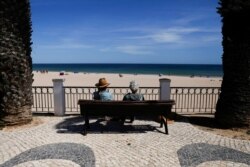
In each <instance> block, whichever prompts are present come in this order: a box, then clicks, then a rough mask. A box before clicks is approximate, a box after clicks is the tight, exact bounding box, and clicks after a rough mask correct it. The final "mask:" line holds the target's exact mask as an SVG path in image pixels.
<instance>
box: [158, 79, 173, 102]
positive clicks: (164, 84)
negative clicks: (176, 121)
mask: <svg viewBox="0 0 250 167" xmlns="http://www.w3.org/2000/svg"><path fill="white" fill-rule="evenodd" d="M159 81H160V100H170V94H171V89H170V82H171V80H170V79H167V78H162V79H159Z"/></svg>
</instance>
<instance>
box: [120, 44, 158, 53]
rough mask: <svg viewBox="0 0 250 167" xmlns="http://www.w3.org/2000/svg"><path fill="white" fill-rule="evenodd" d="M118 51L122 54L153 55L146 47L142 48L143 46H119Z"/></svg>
mask: <svg viewBox="0 0 250 167" xmlns="http://www.w3.org/2000/svg"><path fill="white" fill-rule="evenodd" d="M116 49H117V50H118V51H120V52H123V53H127V54H131V55H148V54H153V52H151V51H149V50H147V49H146V48H145V47H142V46H133V45H127V46H118V47H116Z"/></svg>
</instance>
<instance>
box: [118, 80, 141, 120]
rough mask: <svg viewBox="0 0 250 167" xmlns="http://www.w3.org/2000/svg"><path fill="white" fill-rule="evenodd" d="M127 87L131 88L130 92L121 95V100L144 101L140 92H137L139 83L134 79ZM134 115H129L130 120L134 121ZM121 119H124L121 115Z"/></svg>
mask: <svg viewBox="0 0 250 167" xmlns="http://www.w3.org/2000/svg"><path fill="white" fill-rule="evenodd" d="M129 88H130V90H131V93H127V94H126V95H125V96H124V97H123V101H144V100H145V99H144V96H143V95H142V94H140V93H138V90H139V84H138V83H136V82H135V81H131V82H130V83H129ZM134 119H135V118H134V116H130V122H133V121H134ZM121 120H122V121H125V118H124V117H122V118H121Z"/></svg>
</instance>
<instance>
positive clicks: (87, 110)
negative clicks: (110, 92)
mask: <svg viewBox="0 0 250 167" xmlns="http://www.w3.org/2000/svg"><path fill="white" fill-rule="evenodd" d="M78 104H79V105H80V111H81V115H82V116H83V117H84V119H85V125H84V131H83V134H84V135H86V134H87V129H90V125H89V117H91V116H115V117H126V116H151V117H152V119H153V118H156V117H157V116H161V121H160V127H162V126H163V124H164V127H165V133H166V134H168V126H167V116H168V114H169V113H170V112H171V108H172V105H174V104H175V102H174V100H158V101H156V100H148V101H99V100H79V101H78Z"/></svg>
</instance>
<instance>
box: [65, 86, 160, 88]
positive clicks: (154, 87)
mask: <svg viewBox="0 0 250 167" xmlns="http://www.w3.org/2000/svg"><path fill="white" fill-rule="evenodd" d="M64 88H96V87H95V86H64ZM108 88H118V89H119V88H129V87H128V86H119V87H118V86H109V87H108ZM140 88H160V87H153V86H150V87H145V86H144V87H142V86H141V87H140Z"/></svg>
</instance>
